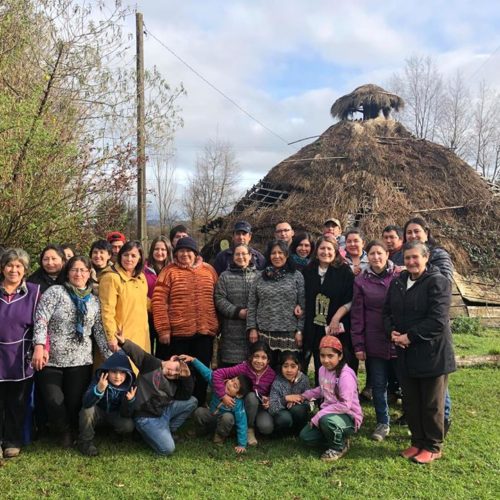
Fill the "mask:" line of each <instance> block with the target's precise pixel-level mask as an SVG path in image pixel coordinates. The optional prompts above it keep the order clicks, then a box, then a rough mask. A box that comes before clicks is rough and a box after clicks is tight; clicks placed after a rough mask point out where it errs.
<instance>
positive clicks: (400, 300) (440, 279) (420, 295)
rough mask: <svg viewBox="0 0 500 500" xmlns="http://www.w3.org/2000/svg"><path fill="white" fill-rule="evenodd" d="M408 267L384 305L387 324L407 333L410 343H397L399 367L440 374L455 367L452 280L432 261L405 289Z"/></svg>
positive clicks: (404, 371)
mask: <svg viewBox="0 0 500 500" xmlns="http://www.w3.org/2000/svg"><path fill="white" fill-rule="evenodd" d="M408 276H409V273H408V271H403V272H402V273H401V275H400V276H399V278H396V279H395V280H394V281H393V282H392V283H391V285H390V287H389V291H388V292H387V297H386V301H385V305H384V327H385V331H386V333H387V335H389V336H390V335H391V332H392V331H393V330H395V331H398V332H400V333H406V334H407V335H408V338H409V339H410V345H409V346H408V347H407V348H406V349H402V348H400V347H397V348H396V350H397V354H398V367H399V369H400V370H401V373H402V374H403V375H405V376H407V377H415V378H424V377H437V376H439V375H444V374H446V373H451V372H453V371H455V369H456V365H455V355H454V353H453V347H452V343H451V331H450V316H449V309H450V302H451V284H450V282H449V281H448V280H447V279H446V278H445V277H444V276H443V275H442V274H441V273H440V271H439V270H438V269H437V268H436V267H434V266H432V265H429V266H428V268H427V270H426V271H425V272H424V274H423V275H422V276H421V277H420V278H419V279H418V280H417V281H416V282H415V284H414V285H413V286H412V287H411V288H410V289H409V290H407V289H406V284H407V280H408Z"/></svg>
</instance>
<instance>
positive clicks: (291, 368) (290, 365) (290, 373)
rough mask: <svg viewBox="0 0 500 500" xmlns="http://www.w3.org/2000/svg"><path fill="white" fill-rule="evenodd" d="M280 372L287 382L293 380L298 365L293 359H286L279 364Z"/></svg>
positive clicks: (296, 373)
mask: <svg viewBox="0 0 500 500" xmlns="http://www.w3.org/2000/svg"><path fill="white" fill-rule="evenodd" d="M281 373H282V375H283V377H285V378H286V379H287V380H288V381H289V382H293V381H294V380H295V379H296V378H297V375H298V374H299V365H298V364H297V363H296V362H295V361H294V360H293V359H287V360H286V361H285V362H284V363H283V364H282V365H281Z"/></svg>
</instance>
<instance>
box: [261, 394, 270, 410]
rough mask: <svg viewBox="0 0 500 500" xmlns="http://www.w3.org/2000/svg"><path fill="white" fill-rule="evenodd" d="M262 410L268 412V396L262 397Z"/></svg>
mask: <svg viewBox="0 0 500 500" xmlns="http://www.w3.org/2000/svg"><path fill="white" fill-rule="evenodd" d="M262 408H264V410H269V396H262Z"/></svg>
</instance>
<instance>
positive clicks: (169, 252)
mask: <svg viewBox="0 0 500 500" xmlns="http://www.w3.org/2000/svg"><path fill="white" fill-rule="evenodd" d="M159 242H162V243H165V247H166V249H167V258H166V260H165V264H163V266H162V267H159V266H158V265H157V264H156V261H155V259H154V257H153V253H154V250H155V246H156V244H157V243H159ZM169 262H172V243H170V241H169V239H168V238H167V237H166V236H163V235H161V234H160V236H157V237H156V238H155V239H154V240H153V241H152V242H151V246H150V247H149V254H148V264H149V266H150V267H152V268H153V269H154V270H155V272H156V274H160V271H161V270H162V269H163V268H164V267H165V266H166V265H167V264H168V263H169Z"/></svg>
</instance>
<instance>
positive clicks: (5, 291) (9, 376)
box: [0, 248, 40, 459]
mask: <svg viewBox="0 0 500 500" xmlns="http://www.w3.org/2000/svg"><path fill="white" fill-rule="evenodd" d="M28 267H29V257H28V254H27V253H26V252H25V251H24V250H21V249H20V248H11V249H7V250H6V251H5V252H4V253H3V254H2V257H1V259H0V459H1V458H2V457H4V458H13V457H16V456H17V455H19V453H20V451H21V443H22V441H23V426H24V419H25V415H26V409H27V407H28V399H29V396H30V394H31V387H32V385H33V368H32V366H31V350H32V340H33V318H34V316H35V308H36V304H37V302H38V298H39V295H40V286H39V285H35V284H33V283H26V280H25V276H26V273H27V271H28ZM1 446H3V450H2V447H1Z"/></svg>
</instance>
